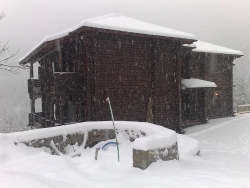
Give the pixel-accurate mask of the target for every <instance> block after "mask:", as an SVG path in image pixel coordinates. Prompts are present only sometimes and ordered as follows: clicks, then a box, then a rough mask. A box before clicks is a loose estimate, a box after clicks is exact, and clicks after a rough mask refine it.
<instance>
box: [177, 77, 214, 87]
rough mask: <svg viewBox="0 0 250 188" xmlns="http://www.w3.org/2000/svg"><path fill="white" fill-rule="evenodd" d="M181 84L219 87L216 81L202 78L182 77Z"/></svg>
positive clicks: (185, 85)
mask: <svg viewBox="0 0 250 188" xmlns="http://www.w3.org/2000/svg"><path fill="white" fill-rule="evenodd" d="M181 84H182V86H184V87H186V88H203V87H217V85H216V84H215V83H214V82H210V81H206V80H200V79H196V78H190V79H182V80H181Z"/></svg>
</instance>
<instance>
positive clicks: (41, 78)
mask: <svg viewBox="0 0 250 188" xmlns="http://www.w3.org/2000/svg"><path fill="white" fill-rule="evenodd" d="M131 22H132V23H133V22H134V24H132V25H133V27H132V26H131ZM135 25H136V26H135ZM156 31H160V32H156ZM195 41H197V39H196V38H195V37H194V36H193V35H191V34H187V33H183V32H179V31H173V30H169V29H167V28H163V27H160V26H155V25H152V24H148V23H145V22H141V21H138V20H134V19H131V18H127V17H123V16H119V15H108V16H104V17H99V18H94V19H88V20H85V21H83V23H82V24H80V25H78V26H77V27H76V28H73V29H71V30H69V31H67V32H63V33H60V34H58V35H52V36H49V37H47V38H45V39H44V40H43V41H42V42H41V43H40V44H39V45H38V46H37V47H36V48H34V49H33V50H32V51H31V52H30V53H28V54H27V55H26V56H25V57H24V58H22V59H21V60H20V61H19V63H20V64H21V65H24V64H28V63H29V64H30V79H29V80H28V92H29V95H30V100H31V113H30V114H29V125H30V126H34V127H38V128H39V127H51V126H57V125H64V124H68V123H76V122H83V121H108V120H110V119H111V117H110V112H109V108H108V105H107V102H106V98H107V97H109V98H110V100H111V103H112V108H113V113H114V116H115V120H121V121H142V122H144V121H147V122H152V123H155V124H159V125H162V126H164V127H167V128H170V129H180V128H181V127H182V126H183V125H184V124H185V123H186V124H189V123H190V122H192V123H196V124H197V123H200V122H204V121H205V120H206V119H207V118H216V117H225V116H229V115H232V69H231V66H232V62H233V59H234V58H235V57H238V56H240V54H236V55H234V54H229V55H225V54H219V55H217V54H216V55H214V53H209V52H204V50H203V51H195V49H196V48H195V47H192V45H191V44H192V43H193V42H195ZM184 44H185V45H187V46H185V47H183V45H184ZM197 49H198V48H197ZM36 62H38V63H39V67H38V79H34V78H33V75H34V74H33V64H34V63H36ZM211 63H213V65H212V64H211ZM214 64H215V65H216V66H215V67H213V66H214ZM211 67H212V68H211ZM222 69H223V70H224V69H225V70H226V71H221V70H222ZM218 71H219V73H217V72H218ZM215 73H217V74H215ZM190 78H198V79H201V80H209V81H212V82H215V83H216V85H217V87H216V88H211V87H201V88H200V87H198V88H185V85H183V84H182V80H183V79H190ZM183 88H185V89H183ZM216 97H217V98H216ZM37 98H41V101H42V112H36V109H35V100H36V99H37ZM191 104H192V105H191ZM194 104H195V105H194Z"/></svg>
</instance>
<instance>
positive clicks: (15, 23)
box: [0, 0, 250, 132]
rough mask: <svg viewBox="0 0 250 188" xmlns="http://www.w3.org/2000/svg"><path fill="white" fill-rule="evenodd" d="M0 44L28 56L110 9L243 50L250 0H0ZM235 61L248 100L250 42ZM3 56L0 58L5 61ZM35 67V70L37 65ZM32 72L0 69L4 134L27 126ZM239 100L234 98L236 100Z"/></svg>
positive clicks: (242, 97) (248, 36)
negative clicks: (50, 39) (45, 42)
mask: <svg viewBox="0 0 250 188" xmlns="http://www.w3.org/2000/svg"><path fill="white" fill-rule="evenodd" d="M1 12H4V14H5V15H6V16H5V18H4V19H2V20H0V42H1V43H0V45H3V44H5V43H6V42H8V41H9V43H8V47H9V50H8V51H9V52H8V53H7V54H5V56H8V55H11V54H12V53H15V52H16V51H18V50H19V52H18V54H17V55H16V56H14V57H13V58H12V59H10V60H9V63H11V64H12V65H18V59H20V58H21V57H23V56H24V55H25V54H27V53H28V52H29V51H30V50H31V49H32V48H33V47H34V46H35V45H37V44H38V43H39V42H40V41H41V40H42V39H43V38H44V37H45V36H47V35H51V34H54V33H58V32H61V31H63V30H66V29H69V28H71V27H73V26H75V25H76V24H78V23H79V22H81V21H82V20H84V19H87V18H91V17H96V16H102V15H105V14H110V13H117V14H120V15H124V16H128V17H132V18H135V19H138V20H142V21H145V22H149V23H153V24H156V25H161V26H164V27H168V28H172V29H176V30H180V31H184V32H187V33H191V34H194V35H195V36H196V37H197V38H198V39H200V40H203V41H206V42H209V43H213V44H217V45H220V46H224V47H227V48H232V49H235V50H240V49H241V48H242V47H244V46H245V45H246V44H248V43H249V42H250V24H249V23H250V21H249V20H250V1H249V0H237V1H235V0H0V13H1ZM242 52H243V53H244V54H245V56H244V57H241V58H240V59H237V60H236V61H235V67H234V79H235V85H236V86H235V87H234V88H236V89H235V98H236V99H237V101H238V103H240V104H245V103H250V101H249V98H250V95H249V91H250V85H249V83H250V74H249V70H250V64H249V63H250V45H248V46H247V47H245V48H244V49H242ZM3 58H4V56H0V59H3ZM34 70H35V69H34ZM28 78H29V70H19V71H18V74H12V73H10V72H8V71H4V70H0V132H12V131H20V130H25V129H26V126H27V124H28V113H29V112H30V103H29V96H28V89H27V79H28ZM237 101H236V102H237Z"/></svg>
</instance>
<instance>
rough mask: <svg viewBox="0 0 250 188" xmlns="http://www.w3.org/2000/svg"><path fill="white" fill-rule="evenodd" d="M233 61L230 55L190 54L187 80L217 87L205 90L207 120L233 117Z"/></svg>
mask: <svg viewBox="0 0 250 188" xmlns="http://www.w3.org/2000/svg"><path fill="white" fill-rule="evenodd" d="M233 60H234V57H233V56H231V55H221V54H211V53H210V54H207V53H197V52H193V53H191V56H190V61H189V78H198V79H203V80H207V81H212V82H214V83H215V84H216V85H217V88H207V89H206V94H205V109H206V117H207V118H218V117H227V116H232V115H233V99H232V97H233V91H232V89H233V68H232V63H233ZM217 94H218V95H217ZM215 98H217V99H215Z"/></svg>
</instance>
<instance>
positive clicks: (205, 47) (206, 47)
mask: <svg viewBox="0 0 250 188" xmlns="http://www.w3.org/2000/svg"><path fill="white" fill-rule="evenodd" d="M183 46H185V47H195V46H196V48H195V49H193V50H192V51H194V52H207V53H218V54H230V55H239V56H243V55H244V54H243V53H242V52H241V51H237V50H233V49H230V48H225V47H222V46H218V45H215V44H211V43H208V42H204V41H200V40H198V41H196V42H194V43H193V44H190V45H189V44H184V45H183Z"/></svg>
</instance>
